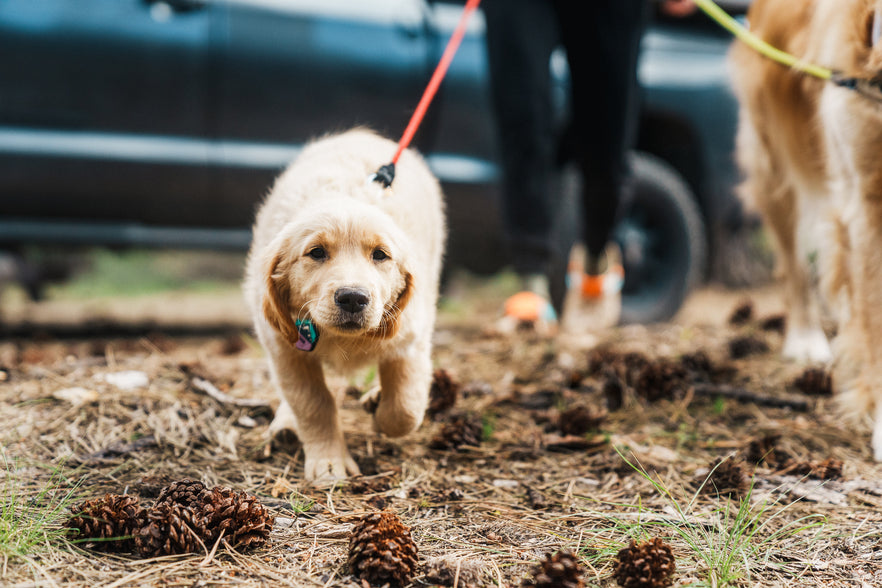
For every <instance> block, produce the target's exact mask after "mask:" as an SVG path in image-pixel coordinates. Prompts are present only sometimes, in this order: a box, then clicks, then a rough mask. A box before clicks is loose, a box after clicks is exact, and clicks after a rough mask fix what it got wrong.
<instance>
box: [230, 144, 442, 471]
mask: <svg viewBox="0 0 882 588" xmlns="http://www.w3.org/2000/svg"><path fill="white" fill-rule="evenodd" d="M395 148H396V145H395V143H393V142H391V141H388V140H386V139H383V138H381V137H379V136H378V135H376V134H374V133H372V132H370V131H367V130H362V129H356V130H352V131H348V132H345V133H342V134H338V135H331V136H327V137H324V138H322V139H319V140H317V141H315V142H313V143H311V144H310V145H308V146H307V147H306V148H305V149H304V150H303V152H302V153H301V154H300V156H299V157H298V158H297V160H296V161H295V162H294V163H293V164H292V165H291V166H290V167H289V168H288V169H287V170H286V171H285V172H284V173H283V174H282V175H281V176H280V177H279V178H278V179H277V180H276V182H275V185H274V186H273V188H272V191H271V193H270V195H269V197H268V198H267V199H266V202H265V203H264V204H263V205H262V207H261V208H260V210H259V212H258V214H257V220H256V223H255V225H254V240H253V243H252V247H251V251H250V254H249V256H248V262H247V268H246V275H245V282H244V291H245V296H246V299H247V302H248V305H249V308H250V310H251V314H252V317H253V319H254V328H255V330H256V332H257V336H258V338H259V339H260V342H261V343H262V344H263V347H264V348H265V349H266V352H267V354H268V356H269V362H270V368H271V372H272V378H273V381H274V383H275V386H276V388H277V391H278V393H279V396H280V397H281V404H280V406H279V409H278V411H277V412H276V417H275V420H274V421H273V423H272V425H271V426H270V431H271V432H277V431H279V430H281V429H292V430H294V431H295V432H296V433H297V436H298V438H299V439H300V442H301V443H302V446H303V452H304V455H305V464H304V469H305V477H306V479H307V480H310V481H324V480H333V479H337V478H341V477H345V476H346V475H347V474H351V475H355V474H358V473H359V472H358V466H357V465H356V463H355V461H354V460H353V459H352V457H351V456H350V454H349V451H348V450H347V448H346V443H345V441H344V439H343V432H342V430H341V427H340V420H339V416H338V410H339V406H338V405H339V392H340V391H332V390H330V389H329V388H328V386H327V385H326V383H325V377H324V369H325V368H326V367H327V368H332V369H336V370H341V371H344V372H346V371H351V370H353V369H355V368H359V367H362V366H364V365H366V364H377V365H378V367H379V369H378V372H379V378H380V386H381V390H380V393H379V403H378V405H377V409H376V412H375V414H374V420H375V424H376V427H377V428H378V429H379V430H380V431H381V432H383V433H385V434H386V435H389V436H393V437H397V436H401V435H405V434H407V433H409V432H411V431H413V430H414V429H416V428H417V427H418V426H419V425H420V423H421V422H422V419H423V413H424V412H425V409H426V405H427V404H428V395H429V388H430V386H431V379H432V364H431V351H432V340H431V339H432V331H433V328H434V324H435V307H436V303H437V298H438V286H439V283H438V282H439V275H440V271H441V257H442V252H443V248H444V241H445V232H446V229H445V219H444V211H443V201H442V196H441V190H440V188H439V185H438V181H437V180H436V179H435V178H434V177H433V175H432V174H431V172H430V171H429V169H428V167H427V166H426V164H425V163H424V162H423V160H422V159H421V158H420V157H419V156H418V155H417V154H416V153H414V152H412V151H406V152H404V153H403V154H402V156H401V158H400V160H399V162H398V164H397V173H396V177H395V181H394V182H393V184H392V187H391V189H383V188H382V186H381V185H380V184H378V183H376V182H372V181H370V180H369V177H370V176H371V174H372V173H373V172H374V171H376V170H377V169H378V167H379V166H380V164H382V163H384V161H383V158H384V157H385V158H391V156H392V154H393V153H394V152H395ZM386 161H388V159H387V160H386Z"/></svg>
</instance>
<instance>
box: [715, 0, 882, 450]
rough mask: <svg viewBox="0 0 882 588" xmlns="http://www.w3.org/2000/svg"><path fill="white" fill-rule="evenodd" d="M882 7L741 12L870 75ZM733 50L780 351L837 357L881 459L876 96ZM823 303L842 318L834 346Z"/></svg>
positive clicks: (771, 31)
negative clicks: (778, 278) (771, 264)
mask: <svg viewBox="0 0 882 588" xmlns="http://www.w3.org/2000/svg"><path fill="white" fill-rule="evenodd" d="M880 19H882V0H815V1H806V0H756V1H755V2H754V3H753V4H752V5H751V8H750V11H749V13H748V20H749V22H750V27H751V29H752V30H753V32H754V33H756V34H757V35H759V36H760V37H761V38H762V39H764V40H766V41H767V42H769V43H771V44H772V45H774V46H776V47H778V48H780V49H783V50H784V51H787V52H789V53H792V54H793V55H796V56H797V57H799V58H801V59H803V60H805V61H806V62H811V63H816V64H819V65H822V66H825V67H829V68H831V69H833V70H836V71H839V72H842V73H843V74H844V75H845V76H849V77H851V76H854V77H859V78H866V79H880V78H882V43H880V41H879V34H880V31H882V20H880ZM731 60H732V64H733V68H734V83H735V84H734V85H735V90H736V93H737V95H738V98H739V101H740V104H741V111H740V125H739V133H738V145H737V154H738V159H739V162H740V164H741V166H742V168H743V170H744V172H745V174H746V181H745V183H744V185H743V192H744V195H745V197H746V198H747V199H748V201H749V202H752V203H753V204H755V205H756V207H757V208H758V210H759V211H760V212H761V214H762V216H763V218H764V220H765V223H766V225H767V227H768V228H769V229H770V232H771V234H772V235H773V237H774V240H775V242H776V244H777V249H778V254H779V255H778V261H779V265H780V268H779V269H780V270H781V272H782V274H783V277H784V282H785V293H786V297H787V305H788V309H789V316H788V326H787V334H786V339H785V346H784V353H785V355H787V356H789V357H792V358H794V359H797V360H803V361H818V362H825V361H828V360H830V359H831V358H833V361H834V363H833V365H834V381H835V383H836V385H837V388H839V389H840V390H841V392H842V393H841V394H840V399H841V400H842V404H843V406H844V407H845V408H846V409H847V410H848V411H849V412H850V413H852V414H853V415H860V416H863V417H871V418H874V419H875V427H874V431H873V440H872V446H873V452H874V454H875V457H876V459H877V460H878V459H882V164H880V159H879V157H880V152H882V103H880V102H878V101H873V100H870V99H868V98H866V97H863V96H860V95H858V94H857V93H855V92H852V91H849V90H847V89H844V88H839V87H836V86H835V85H833V84H829V83H825V82H823V81H821V80H818V79H815V78H812V77H809V76H806V75H803V74H799V73H796V72H793V71H789V70H788V69H787V68H785V67H783V66H781V65H778V64H776V63H774V62H772V61H771V60H769V59H766V58H765V57H762V56H760V55H759V54H757V53H756V52H754V51H753V50H751V49H749V48H748V47H746V46H745V45H743V44H740V43H736V44H735V45H734V48H733V50H732V53H731ZM815 282H819V283H820V286H821V288H820V292H822V293H823V294H824V296H823V297H822V298H818V297H815V296H814V295H813V292H814V291H815V290H814V289H813V285H814V283H815ZM822 301H823V303H822ZM824 303H825V304H824ZM825 311H830V313H831V315H832V317H833V318H834V319H835V320H836V323H837V331H838V335H837V338H836V341H835V342H834V346H833V348H832V352H831V347H830V346H829V344H828V342H827V339H826V337H825V336H824V332H823V331H822V329H821V319H822V315H823V314H824V313H825ZM834 356H835V357H834Z"/></svg>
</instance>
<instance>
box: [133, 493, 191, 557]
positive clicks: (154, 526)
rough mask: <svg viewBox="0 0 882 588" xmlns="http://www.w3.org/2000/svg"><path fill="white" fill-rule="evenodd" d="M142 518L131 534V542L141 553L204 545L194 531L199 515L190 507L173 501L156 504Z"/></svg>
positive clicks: (178, 550) (174, 551)
mask: <svg viewBox="0 0 882 588" xmlns="http://www.w3.org/2000/svg"><path fill="white" fill-rule="evenodd" d="M145 516H146V520H145V522H144V524H143V525H142V526H141V528H140V529H139V530H138V531H137V533H136V535H135V546H136V547H137V550H138V553H139V554H140V555H141V556H143V557H159V556H161V555H174V554H178V553H196V552H200V551H203V550H204V549H205V543H204V542H203V541H202V538H201V537H200V533H199V532H198V531H197V529H199V528H200V527H201V525H200V521H199V515H198V514H197V512H196V511H194V510H193V509H192V508H190V507H187V506H182V505H180V504H176V503H174V502H163V503H160V504H157V505H156V506H154V507H153V508H151V509H150V510H148V511H147V512H146V515H145Z"/></svg>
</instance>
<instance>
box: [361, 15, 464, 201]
mask: <svg viewBox="0 0 882 588" xmlns="http://www.w3.org/2000/svg"><path fill="white" fill-rule="evenodd" d="M480 3H481V0H468V2H466V5H465V8H464V9H463V11H462V15H461V16H460V17H459V23H458V24H457V25H456V28H455V29H454V30H453V34H452V35H451V36H450V40H449V41H448V42H447V47H445V49H444V53H443V54H442V55H441V60H440V61H439V62H438V65H437V66H436V67H435V72H434V73H433V74H432V78H431V79H430V80H429V85H428V86H426V89H425V91H423V97H422V98H420V102H419V104H417V107H416V110H414V111H413V114H412V115H411V117H410V122H409V123H408V124H407V128H405V129H404V134H403V135H402V136H401V140H399V141H398V150H397V151H395V156H394V157H392V161H391V162H390V163H387V164H386V165H384V166H383V167H381V168H380V169H378V170H377V172H376V173H375V174H374V175H373V178H372V179H373V181H375V182H379V183H381V184H383V186H384V187H386V188H388V187H389V186H391V185H392V180H393V179H395V164H396V163H398V158H399V157H401V153H402V152H403V151H404V150H405V149H407V146H408V145H410V142H411V140H412V139H413V136H414V134H415V133H416V131H417V128H419V126H420V123H421V122H423V118H425V116H426V111H427V110H428V109H429V104H430V103H431V102H432V99H433V98H434V97H435V93H436V92H437V91H438V87H439V86H440V85H441V80H443V79H444V76H445V75H446V74H447V68H449V67H450V62H451V61H453V56H454V55H455V54H456V50H457V49H459V44H460V43H461V42H462V38H463V37H464V36H465V30H466V25H467V24H468V21H469V17H470V16H471V15H472V13H473V12H474V11H475V9H477V8H478V4H480Z"/></svg>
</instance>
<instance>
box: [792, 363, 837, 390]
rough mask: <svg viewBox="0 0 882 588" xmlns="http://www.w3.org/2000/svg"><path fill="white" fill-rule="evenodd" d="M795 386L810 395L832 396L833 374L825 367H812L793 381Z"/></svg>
mask: <svg viewBox="0 0 882 588" xmlns="http://www.w3.org/2000/svg"><path fill="white" fill-rule="evenodd" d="M793 386H794V387H795V388H796V389H797V390H799V391H800V392H802V393H803V394H807V395H808V396H832V395H833V376H831V375H830V373H829V372H827V371H826V370H825V369H824V368H817V367H814V368H812V367H810V368H806V369H805V371H804V372H802V374H801V375H800V376H799V377H798V378H796V379H795V380H794V381H793Z"/></svg>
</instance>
